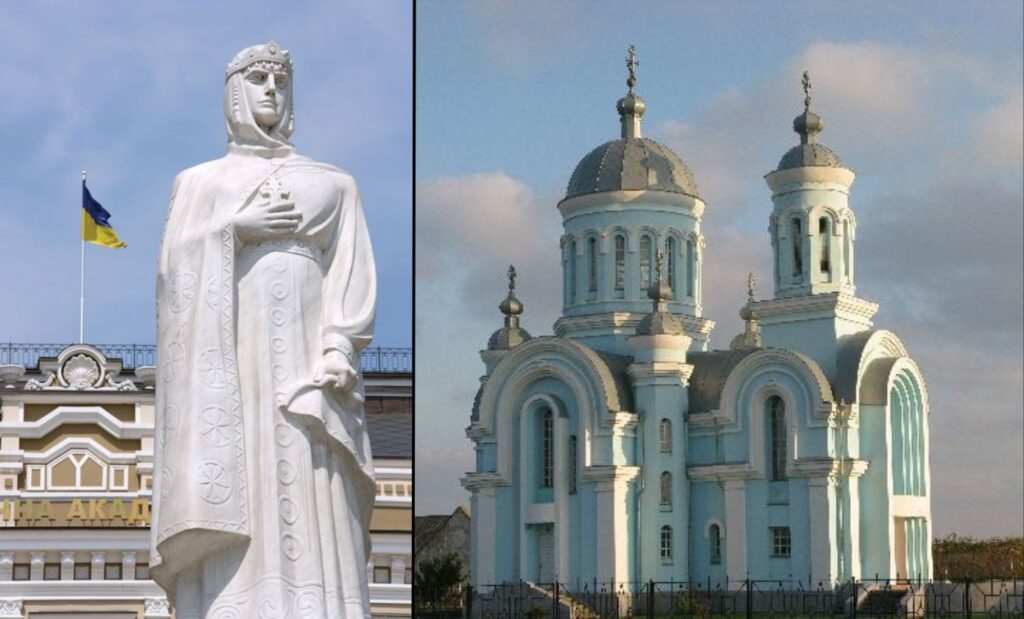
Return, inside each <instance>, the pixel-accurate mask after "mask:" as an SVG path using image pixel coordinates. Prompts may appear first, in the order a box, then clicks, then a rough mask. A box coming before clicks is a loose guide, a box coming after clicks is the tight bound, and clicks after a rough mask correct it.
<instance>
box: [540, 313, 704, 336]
mask: <svg viewBox="0 0 1024 619" xmlns="http://www.w3.org/2000/svg"><path fill="white" fill-rule="evenodd" d="M646 315H647V314H646V313H643V312H604V313H601V314H588V315H586V316H563V317H562V318H559V319H558V320H557V321H555V336H556V337H566V336H567V335H569V334H577V333H580V332H586V331H605V330H608V329H612V330H614V331H615V332H617V333H623V334H629V335H632V334H633V333H635V332H636V327H637V325H639V324H640V321H641V320H643V318H644V316H646ZM674 315H675V317H676V318H677V319H679V322H680V323H682V325H683V333H685V334H686V335H688V336H690V337H694V338H695V339H702V340H706V339H707V337H708V335H709V334H710V333H711V330H712V329H714V328H715V321H714V320H711V319H709V318H699V317H696V316H689V315H687V314H674ZM696 336H701V337H699V338H698V337H696Z"/></svg>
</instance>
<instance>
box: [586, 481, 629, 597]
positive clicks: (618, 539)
mask: <svg viewBox="0 0 1024 619" xmlns="http://www.w3.org/2000/svg"><path fill="white" fill-rule="evenodd" d="M594 468H595V469H597V468H600V469H604V470H594V469H592V470H591V473H590V475H589V476H590V478H591V479H594V480H595V481H596V482H597V483H596V484H595V486H594V490H595V494H596V499H597V500H596V506H595V507H596V510H597V580H598V582H599V583H601V582H603V583H613V582H614V583H625V582H628V581H629V580H630V574H629V555H630V553H631V552H632V545H631V544H630V539H629V530H628V527H627V520H626V514H627V501H628V499H629V485H630V483H631V482H632V480H634V479H636V477H637V475H638V474H639V473H640V469H639V467H636V466H608V467H594Z"/></svg>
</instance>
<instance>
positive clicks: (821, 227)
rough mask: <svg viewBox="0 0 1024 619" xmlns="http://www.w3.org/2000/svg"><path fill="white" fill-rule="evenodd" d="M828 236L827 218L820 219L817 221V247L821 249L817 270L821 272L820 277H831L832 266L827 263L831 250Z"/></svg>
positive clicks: (830, 241) (830, 240)
mask: <svg viewBox="0 0 1024 619" xmlns="http://www.w3.org/2000/svg"><path fill="white" fill-rule="evenodd" d="M830 236H831V235H830V234H829V225H828V217H822V218H821V219H819V220H818V239H819V243H818V245H819V247H820V248H821V257H820V259H819V260H818V268H819V269H820V270H821V273H822V275H832V266H831V264H830V263H829V253H830V252H831V250H832V239H831V238H829V237H830Z"/></svg>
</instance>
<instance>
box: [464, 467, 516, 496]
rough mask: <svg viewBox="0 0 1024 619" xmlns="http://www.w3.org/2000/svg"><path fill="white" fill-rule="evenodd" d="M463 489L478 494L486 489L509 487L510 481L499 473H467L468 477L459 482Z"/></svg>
mask: <svg viewBox="0 0 1024 619" xmlns="http://www.w3.org/2000/svg"><path fill="white" fill-rule="evenodd" d="M459 483H460V484H462V487H463V488H465V489H466V490H469V491H470V492H477V491H479V490H483V489H485V488H497V487H498V486H507V485H509V481H508V480H507V479H505V478H504V477H502V476H501V475H500V474H499V473H492V472H486V473H466V476H465V477H463V478H462V479H460V480H459Z"/></svg>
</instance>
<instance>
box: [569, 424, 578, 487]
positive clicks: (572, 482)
mask: <svg viewBox="0 0 1024 619" xmlns="http://www.w3.org/2000/svg"><path fill="white" fill-rule="evenodd" d="M576 450H577V445H576V437H575V436H570V437H569V494H576V458H577V455H576Z"/></svg>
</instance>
